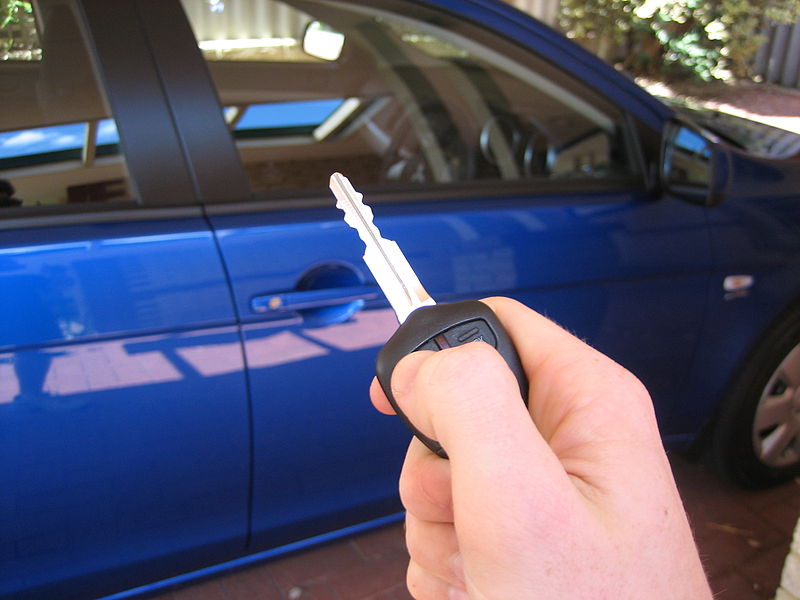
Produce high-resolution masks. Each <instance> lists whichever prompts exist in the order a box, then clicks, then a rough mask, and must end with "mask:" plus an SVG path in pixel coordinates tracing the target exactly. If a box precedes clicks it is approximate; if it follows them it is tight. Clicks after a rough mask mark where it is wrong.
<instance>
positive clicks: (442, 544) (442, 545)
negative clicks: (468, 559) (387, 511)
mask: <svg viewBox="0 0 800 600" xmlns="http://www.w3.org/2000/svg"><path fill="white" fill-rule="evenodd" d="M406 546H407V547H408V553H409V555H410V556H411V560H412V561H413V562H415V563H416V564H417V565H418V566H419V567H420V568H422V569H423V570H424V571H426V572H427V573H429V574H430V575H433V576H435V577H436V578H437V579H441V580H442V581H445V582H447V583H448V584H449V585H450V586H452V587H458V588H462V589H463V588H464V587H465V583H464V571H463V568H462V566H461V560H460V556H459V553H458V540H457V539H456V532H455V527H454V526H453V524H452V523H432V522H430V521H423V520H421V519H418V518H417V517H415V516H414V515H413V514H411V513H408V514H407V515H406Z"/></svg>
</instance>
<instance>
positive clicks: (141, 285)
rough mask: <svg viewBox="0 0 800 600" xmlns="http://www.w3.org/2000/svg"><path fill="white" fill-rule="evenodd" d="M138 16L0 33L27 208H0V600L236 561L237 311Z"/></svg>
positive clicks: (53, 0) (8, 176)
mask: <svg viewBox="0 0 800 600" xmlns="http://www.w3.org/2000/svg"><path fill="white" fill-rule="evenodd" d="M22 4H24V3H20V5H22ZM136 15H137V11H136V7H135V5H134V3H132V2H124V3H121V2H116V3H113V6H109V3H105V2H86V3H84V4H78V3H76V2H71V1H68V0H47V1H45V0H42V1H40V2H37V3H35V5H34V7H33V9H32V11H30V12H25V11H24V10H23V9H20V12H19V14H18V15H17V18H18V20H19V21H20V23H21V24H20V26H19V28H18V29H17V30H16V31H15V32H12V33H11V34H8V31H5V32H3V33H4V34H8V35H12V36H14V35H16V36H17V37H16V41H15V44H16V46H13V47H12V50H13V51H12V52H10V53H7V54H5V55H4V58H3V59H2V60H0V69H1V70H2V73H3V74H2V77H3V82H4V86H3V94H5V96H4V107H5V109H4V110H3V112H2V115H0V123H1V125H0V178H2V179H5V180H7V181H10V182H11V184H12V186H13V187H14V188H15V191H16V195H17V196H18V197H19V198H21V199H22V203H21V206H8V207H3V208H0V298H2V300H0V302H1V303H2V304H1V305H2V307H3V311H2V316H0V321H2V323H1V324H0V481H2V482H3V483H2V486H0V532H2V533H0V597H2V598H14V599H15V600H19V599H24V598H59V599H67V598H89V597H98V596H101V595H105V594H109V593H113V592H117V591H120V590H123V589H126V588H129V587H133V586H139V585H143V584H146V583H148V582H151V581H154V580H157V579H161V578H164V577H169V576H173V575H177V574H179V573H182V572H185V571H187V570H191V569H196V568H199V567H202V566H205V565H208V564H211V563H213V562H218V561H220V560H224V559H225V558H230V557H233V556H237V555H239V554H241V553H242V552H243V551H244V546H245V538H246V533H247V507H248V502H249V496H248V493H249V421H248V412H247V396H246V382H245V373H244V368H243V358H242V353H241V345H240V342H239V336H238V330H237V325H236V319H235V311H234V307H233V305H232V302H231V299H230V294H229V289H228V286H227V282H226V278H225V271H224V267H223V265H222V262H221V260H220V257H219V253H218V252H217V248H216V244H215V240H214V237H213V235H212V234H211V232H210V231H209V228H208V225H207V223H206V221H205V219H204V218H203V215H202V211H201V210H200V208H199V206H198V205H197V196H196V188H195V186H194V184H193V183H192V181H191V177H190V173H189V172H188V170H187V168H186V161H185V159H184V157H183V155H182V150H181V146H180V143H179V139H178V138H177V136H176V135H175V128H174V124H173V121H172V117H171V115H170V113H169V110H168V106H167V104H166V103H165V102H164V94H163V91H162V89H161V86H160V83H159V79H158V75H157V72H156V69H155V66H154V64H153V61H152V58H151V57H150V55H149V51H148V44H147V42H146V40H145V38H144V37H143V34H142V32H141V31H140V30H139V29H138V25H137V21H138V18H137V16H136ZM92 35H93V36H94V37H93V38H92V37H91V36H92ZM87 40H93V41H92V42H91V43H88V42H87ZM4 47H5V46H4Z"/></svg>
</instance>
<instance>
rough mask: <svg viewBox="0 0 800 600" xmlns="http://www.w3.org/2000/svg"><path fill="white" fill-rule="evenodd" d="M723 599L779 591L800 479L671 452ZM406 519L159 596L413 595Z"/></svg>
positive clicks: (344, 598)
mask: <svg viewBox="0 0 800 600" xmlns="http://www.w3.org/2000/svg"><path fill="white" fill-rule="evenodd" d="M671 460H672V466H673V471H674V472H675V478H676V480H677V482H678V487H679V488H680V491H681V495H682V496H683V499H684V503H685V505H686V510H687V512H688V514H689V518H690V520H691V522H692V526H693V528H694V531H695V537H696V539H697V543H698V546H699V548H700V552H701V555H702V557H703V562H704V565H705V568H706V572H707V573H708V576H709V580H710V581H711V586H712V588H713V589H714V592H715V599H716V600H767V599H771V598H773V597H774V595H775V589H776V588H777V586H778V583H779V581H780V573H781V569H782V567H783V562H784V559H785V557H786V554H787V553H788V550H789V543H790V541H791V536H792V532H793V530H794V526H795V523H796V522H797V518H798V516H800V485H798V483H797V482H791V483H787V484H785V485H783V486H781V487H778V488H774V489H771V490H767V491H748V490H740V489H737V488H734V487H732V486H729V485H727V484H725V483H723V482H721V481H720V480H719V479H717V478H716V477H714V476H713V475H712V474H709V473H708V472H707V471H706V469H705V468H704V467H703V466H702V465H700V464H697V463H692V462H689V461H687V460H686V459H685V458H683V457H682V456H678V455H676V456H673V457H672V458H671ZM407 560H408V555H407V553H406V550H405V545H404V541H403V528H402V525H399V524H398V525H392V526H390V527H385V528H383V529H379V530H377V531H372V532H368V533H365V534H361V535H358V536H354V537H352V538H349V539H346V540H342V541H339V542H336V543H332V544H328V545H326V546H322V547H319V548H315V549H312V550H307V551H305V552H302V553H298V554H294V555H292V556H288V557H285V558H282V559H277V560H272V561H269V562H265V563H263V564H260V565H256V566H252V567H250V568H248V569H246V570H241V571H238V572H234V573H228V574H224V575H221V576H218V577H217V578H215V579H211V580H207V581H204V582H201V583H198V584H195V585H192V586H189V587H185V588H182V589H179V590H173V591H171V592H168V593H164V594H161V595H159V596H157V597H156V598H157V600H409V599H410V598H411V596H410V595H409V593H408V591H407V590H406V588H405V583H404V580H405V568H406V562H407Z"/></svg>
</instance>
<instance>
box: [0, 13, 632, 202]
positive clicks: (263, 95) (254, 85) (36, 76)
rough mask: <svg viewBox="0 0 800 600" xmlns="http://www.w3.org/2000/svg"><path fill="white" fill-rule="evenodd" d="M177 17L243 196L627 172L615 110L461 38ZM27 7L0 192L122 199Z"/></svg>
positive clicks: (57, 35) (61, 57)
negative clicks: (226, 135) (188, 30)
mask: <svg viewBox="0 0 800 600" xmlns="http://www.w3.org/2000/svg"><path fill="white" fill-rule="evenodd" d="M212 4H213V3H212ZM229 4H230V3H229ZM251 5H252V6H251ZM183 6H184V10H185V12H186V14H187V16H188V18H189V21H190V23H191V25H192V28H193V30H194V32H195V35H196V37H197V40H198V45H199V49H200V51H201V52H202V53H203V55H204V57H205V58H206V61H207V64H208V68H209V71H210V74H211V77H212V80H213V82H214V84H215V86H216V88H217V92H218V95H219V98H220V103H221V113H222V116H223V118H224V119H225V120H226V122H227V124H228V126H229V128H230V130H231V133H232V136H233V138H234V140H235V143H236V146H237V149H238V152H239V155H240V158H241V161H242V164H243V166H244V168H245V171H246V173H247V176H248V178H249V181H250V187H251V189H252V190H253V191H254V192H256V193H264V192H268V193H270V194H271V193H281V192H283V191H285V190H290V189H298V190H299V189H320V188H324V187H325V186H326V185H327V180H328V177H329V176H330V174H331V173H332V172H333V171H341V172H346V173H347V174H348V176H349V177H351V178H352V180H353V181H357V182H358V183H359V185H370V184H393V183H399V184H412V183H413V184H419V183H425V184H448V183H456V182H471V181H476V180H520V179H531V178H534V179H542V178H544V179H559V178H561V179H564V178H567V179H569V178H572V179H575V178H579V179H580V178H597V177H609V176H613V175H614V174H615V173H624V171H625V169H626V163H627V162H628V161H627V160H626V154H627V152H626V151H625V136H624V135H623V132H622V131H621V127H620V123H621V122H622V119H621V118H619V116H618V114H617V111H615V110H614V109H613V108H611V107H610V106H608V105H607V104H606V103H604V102H603V101H601V100H600V99H599V98H598V97H595V95H594V94H592V93H590V92H589V91H587V90H585V89H583V88H582V87H581V86H579V85H578V84H576V83H575V82H572V81H569V80H566V79H565V78H564V77H563V76H561V75H559V73H558V71H557V69H555V67H553V66H552V65H550V64H548V63H547V62H546V61H545V60H542V61H541V63H540V64H537V65H525V64H520V63H518V62H516V61H515V60H513V58H509V57H508V55H507V54H505V53H503V54H501V53H500V52H498V51H495V50H494V49H493V48H492V47H491V46H489V45H487V44H484V43H481V41H480V40H479V39H477V38H476V35H475V32H474V31H465V32H462V31H459V30H457V29H447V28H446V27H439V26H436V25H432V24H429V23H426V22H425V21H424V20H412V19H410V18H407V17H404V16H399V15H397V14H389V13H384V12H382V11H381V10H379V9H377V8H372V7H369V8H367V7H363V6H362V7H358V6H352V5H346V8H345V5H342V6H335V5H333V6H332V5H331V4H330V3H318V2H313V1H305V0H301V1H287V2H278V1H277V0H274V1H270V2H266V3H265V2H259V3H257V4H256V3H253V2H251V1H250V0H240V2H239V4H238V6H239V9H238V12H236V11H232V10H228V11H225V13H224V18H223V16H222V15H223V13H220V14H219V15H215V14H214V12H213V11H210V10H209V3H208V2H207V0H183ZM265 6H266V9H264V8H263V7H265ZM259 7H260V8H259ZM34 9H35V10H34V12H33V16H32V18H31V20H30V21H29V22H27V23H20V24H19V26H18V28H17V33H18V37H19V38H20V39H22V41H23V43H22V44H21V46H22V47H21V49H20V50H18V51H17V52H16V53H14V52H7V53H6V56H5V57H4V58H3V60H0V70H2V76H3V81H6V82H7V84H6V85H5V86H4V89H3V90H2V91H0V93H1V94H2V97H3V100H4V105H5V106H6V107H11V108H12V109H13V110H5V111H3V115H2V116H0V178H2V179H7V180H9V181H12V182H13V185H14V186H15V187H16V189H17V195H18V196H19V197H20V198H21V199H22V200H23V201H24V206H36V205H44V206H46V205H53V204H64V203H86V202H114V201H125V200H130V199H131V198H135V191H134V190H133V189H132V186H131V183H130V179H129V177H128V174H127V169H126V166H125V159H124V153H123V152H121V150H120V147H121V146H122V148H123V149H124V141H123V142H122V143H121V142H120V140H119V134H118V133H117V132H116V128H115V124H114V121H113V119H112V115H111V111H110V110H109V108H108V106H107V103H106V101H105V99H104V95H103V93H102V90H101V89H100V86H99V85H98V77H97V76H96V73H95V70H94V67H93V64H92V61H91V59H90V56H89V53H88V52H87V49H86V45H85V44H84V41H83V37H84V36H83V33H82V31H81V28H80V26H79V24H78V23H79V21H78V19H77V18H76V15H75V14H73V12H72V8H71V7H70V6H69V5H67V4H64V3H60V2H39V3H34ZM237 14H238V15H239V18H238V21H237V20H236V18H237V17H236V15H237ZM242 22H246V23H247V26H248V27H250V31H249V32H247V33H246V34H245V37H242V36H243V34H242V33H241V30H242ZM477 37H479V36H477Z"/></svg>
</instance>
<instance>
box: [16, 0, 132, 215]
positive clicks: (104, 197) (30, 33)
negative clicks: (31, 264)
mask: <svg viewBox="0 0 800 600" xmlns="http://www.w3.org/2000/svg"><path fill="white" fill-rule="evenodd" d="M7 4H8V8H7V12H8V14H7V15H4V17H5V18H4V19H3V20H2V21H0V77H2V81H3V90H2V94H3V110H2V111H1V112H0V211H2V212H0V216H9V215H12V214H13V211H9V210H6V209H9V208H15V207H17V206H22V207H36V206H40V207H48V206H54V205H64V204H77V205H84V206H89V205H94V204H95V203H107V202H114V203H119V202H125V201H130V200H131V197H132V192H131V187H130V179H129V177H128V171H127V167H126V163H125V159H124V156H123V155H122V154H121V152H120V139H119V134H118V133H117V128H116V124H115V122H114V119H113V117H112V115H111V113H110V111H109V109H108V105H107V103H106V99H105V97H104V95H103V93H102V90H101V87H100V85H99V83H98V78H97V75H96V72H95V69H94V65H93V64H92V62H91V60H90V54H89V52H88V50H87V47H86V43H85V37H84V35H83V32H82V29H81V27H80V25H79V23H80V21H79V19H78V18H77V17H76V14H75V13H74V9H73V5H72V4H71V3H65V2H61V1H58V0H40V1H39V2H36V3H29V2H12V3H7Z"/></svg>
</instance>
